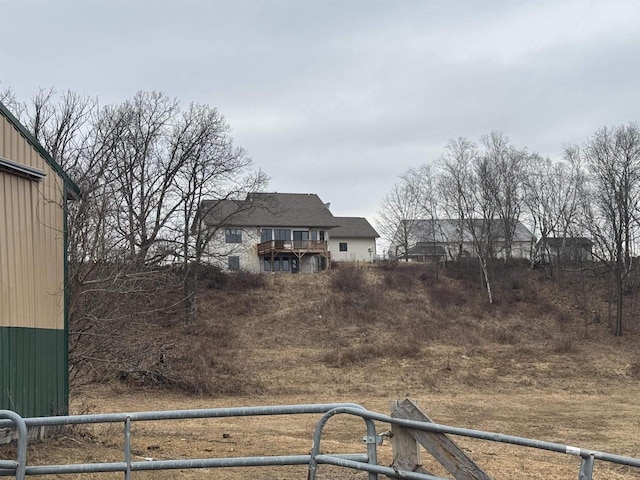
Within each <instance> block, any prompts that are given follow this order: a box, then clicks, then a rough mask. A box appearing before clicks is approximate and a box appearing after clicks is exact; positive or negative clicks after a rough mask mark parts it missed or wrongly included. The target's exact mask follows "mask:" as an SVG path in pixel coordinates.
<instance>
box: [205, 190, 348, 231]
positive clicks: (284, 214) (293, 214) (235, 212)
mask: <svg viewBox="0 0 640 480" xmlns="http://www.w3.org/2000/svg"><path fill="white" fill-rule="evenodd" d="M200 212H201V215H204V218H203V220H204V223H205V224H206V225H209V226H229V227H322V228H327V229H328V228H332V227H337V226H338V225H339V222H338V221H337V219H336V218H335V217H334V216H333V215H332V214H331V212H330V211H329V208H328V206H327V205H325V204H324V203H323V202H322V200H320V197H318V195H316V194H314V193H250V194H248V195H247V197H246V198H245V199H244V200H205V201H203V202H202V203H201V205H200Z"/></svg>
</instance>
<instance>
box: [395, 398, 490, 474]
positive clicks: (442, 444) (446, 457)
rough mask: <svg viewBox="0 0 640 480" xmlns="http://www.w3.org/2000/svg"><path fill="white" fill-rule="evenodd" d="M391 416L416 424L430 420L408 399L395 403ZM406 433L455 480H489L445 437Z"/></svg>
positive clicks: (435, 434)
mask: <svg viewBox="0 0 640 480" xmlns="http://www.w3.org/2000/svg"><path fill="white" fill-rule="evenodd" d="M391 416H392V417H395V418H404V419H407V420H416V421H418V422H431V419H430V418H429V417H428V416H427V415H426V414H425V413H424V412H422V410H420V409H419V408H418V406H417V405H416V404H415V403H414V402H412V401H411V400H409V399H408V398H405V399H404V400H403V401H401V402H397V405H396V410H395V411H394V412H393V413H392V414H391ZM407 432H408V433H409V434H410V435H411V436H412V437H413V438H414V439H416V440H417V441H418V442H419V443H420V445H422V446H423V447H424V448H425V449H426V450H427V451H428V452H429V453H430V454H431V455H433V458H435V459H436V460H437V461H438V462H439V463H440V464H441V465H442V466H443V467H444V468H445V469H446V470H447V471H448V472H449V473H450V474H451V475H453V478H455V479H456V480H491V477H489V475H487V474H486V473H485V472H484V471H483V470H482V469H481V468H480V467H479V466H478V465H476V463H475V462H474V461H473V460H471V459H470V458H469V457H468V456H467V455H466V454H465V453H464V452H463V451H462V449H461V448H460V447H458V445H456V444H455V442H454V441H453V440H451V438H449V437H448V436H447V435H445V434H443V433H436V432H425V431H422V430H415V429H411V428H409V429H407Z"/></svg>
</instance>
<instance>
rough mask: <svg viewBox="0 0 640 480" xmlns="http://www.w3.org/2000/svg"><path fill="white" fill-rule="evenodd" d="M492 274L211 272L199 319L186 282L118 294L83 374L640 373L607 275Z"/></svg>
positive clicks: (470, 381) (460, 382)
mask: <svg viewBox="0 0 640 480" xmlns="http://www.w3.org/2000/svg"><path fill="white" fill-rule="evenodd" d="M494 276H495V277H494V282H493V284H492V293H493V303H491V304H490V303H489V301H488V295H487V291H486V287H485V286H483V285H482V284H481V276H480V270H479V268H478V265H477V264H476V263H474V262H469V263H459V264H458V263H449V264H447V265H446V267H444V268H443V267H442V266H440V267H439V268H436V267H435V266H434V265H417V264H409V265H407V264H380V265H377V266H375V267H370V268H357V267H353V266H344V265H340V266H335V267H334V268H332V269H331V270H329V271H326V272H323V273H320V274H316V275H302V274H300V275H286V276H285V275H249V274H238V275H230V276H226V275H224V274H221V273H219V272H215V271H203V272H202V274H201V275H200V280H199V286H198V290H197V292H198V293H197V318H196V321H195V324H193V325H190V326H189V328H185V325H184V320H183V318H182V316H181V315H180V308H179V303H180V302H179V292H174V293H173V294H171V293H167V291H164V290H158V293H157V295H156V296H155V297H154V296H153V295H148V294H145V295H144V296H141V298H137V299H134V300H131V298H129V300H127V301H126V302H123V301H122V300H121V299H120V300H118V299H113V300H111V301H110V302H107V304H108V305H109V308H110V309H111V310H113V309H118V308H122V309H124V311H123V314H122V315H115V316H114V315H111V317H110V318H112V319H111V320H109V321H104V322H102V323H100V322H98V325H100V329H98V330H96V329H95V328H94V329H93V330H92V331H91V334H84V335H83V334H82V332H78V331H76V332H75V333H72V340H73V344H72V346H73V348H72V365H73V367H74V370H72V371H73V372H74V377H73V379H74V380H73V382H74V385H83V384H87V383H90V382H121V383H122V384H124V385H131V386H148V387H150V388H172V389H176V388H177V389H182V390H185V391H186V392H190V393H197V394H205V395H256V394H265V395H276V394H286V395H313V394H316V393H318V392H323V394H324V396H331V395H335V396H344V395H345V394H354V393H361V394H364V393H365V392H367V393H369V394H371V395H375V394H376V393H377V392H380V391H384V392H386V394H387V395H389V394H391V395H396V396H404V395H412V394H415V393H416V392H420V391H430V392H445V391H456V389H460V388H463V387H465V388H468V387H471V388H478V389H480V388H490V389H491V390H492V391H495V392H499V391H504V392H508V391H510V390H512V389H514V388H518V387H531V388H536V389H537V388H539V389H575V388H577V389H580V388H582V387H581V385H582V384H584V388H589V389H591V390H592V389H593V388H594V379H597V380H598V381H597V388H602V389H604V390H606V389H607V388H609V386H612V385H613V384H620V385H622V384H625V383H627V382H636V381H637V379H640V355H638V349H637V344H638V338H639V331H640V328H639V327H640V321H639V320H637V319H636V312H635V310H636V309H637V307H636V306H635V299H634V296H633V295H632V294H629V295H627V296H626V297H625V331H624V336H623V337H620V338H616V337H613V336H612V335H611V334H610V333H609V326H608V322H609V315H610V313H609V312H610V308H611V309H612V310H611V312H612V313H613V312H615V305H613V306H611V307H610V305H609V302H608V299H609V295H610V289H609V288H608V285H609V279H608V276H607V274H606V272H604V271H598V270H597V269H595V268H594V266H592V265H589V266H586V267H585V266H584V265H583V266H575V267H573V268H566V269H563V270H559V269H556V270H554V271H553V274H551V272H550V271H548V270H543V269H536V270H531V269H529V268H528V266H527V265H526V264H523V263H516V264H511V265H504V264H498V265H496V267H495V272H494ZM172 295H173V296H172ZM132 302H133V303H132ZM140 303H142V304H143V305H142V306H141V305H139V304H140ZM167 305H169V306H173V308H168V307H167ZM127 312H129V313H128V314H127ZM136 312H146V314H144V315H143V314H137V313H136ZM148 312H154V314H153V315H151V316H150V315H148Z"/></svg>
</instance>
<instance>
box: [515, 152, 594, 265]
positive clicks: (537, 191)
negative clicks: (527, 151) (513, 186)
mask: <svg viewBox="0 0 640 480" xmlns="http://www.w3.org/2000/svg"><path fill="white" fill-rule="evenodd" d="M565 158H566V161H559V162H553V161H551V160H550V159H549V158H548V157H547V158H543V157H541V156H540V155H538V154H532V155H530V156H529V158H528V166H527V173H526V175H525V176H524V177H525V178H524V182H523V187H524V204H525V206H526V209H527V213H528V217H529V219H530V221H531V223H532V224H533V232H534V234H538V235H539V236H540V241H539V242H537V243H536V245H535V247H534V251H533V252H532V255H531V265H532V266H533V265H534V264H535V263H536V262H539V261H542V259H543V257H544V256H545V255H546V256H547V257H549V256H550V252H549V251H548V242H547V239H548V238H549V237H550V236H551V235H552V234H555V235H556V236H561V237H563V238H566V237H567V235H568V234H569V232H571V234H572V235H575V234H577V230H576V228H575V227H576V225H577V223H578V222H577V219H576V216H577V214H578V211H579V206H580V203H581V196H582V193H583V190H582V186H583V184H584V173H583V171H582V169H581V166H580V164H579V163H578V162H577V157H576V155H575V151H568V152H567V153H566V154H565ZM561 252H562V248H561ZM561 252H560V253H561ZM551 268H552V265H551ZM550 273H551V275H553V270H552V269H551V270H550Z"/></svg>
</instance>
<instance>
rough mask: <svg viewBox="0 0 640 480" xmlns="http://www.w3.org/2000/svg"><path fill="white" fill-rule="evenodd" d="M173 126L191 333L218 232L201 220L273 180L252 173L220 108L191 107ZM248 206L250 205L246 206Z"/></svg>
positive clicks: (178, 226)
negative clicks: (203, 267)
mask: <svg viewBox="0 0 640 480" xmlns="http://www.w3.org/2000/svg"><path fill="white" fill-rule="evenodd" d="M174 128H175V129H177V130H179V132H177V133H174V135H172V138H173V141H174V142H177V144H178V145H176V149H180V150H181V153H180V155H181V156H182V157H183V158H184V164H183V166H182V168H180V170H179V171H178V174H177V176H176V188H177V192H178V195H179V200H180V205H181V207H180V215H179V216H177V217H176V224H175V227H176V229H177V230H178V231H179V233H180V241H181V245H180V249H179V251H178V252H177V253H178V256H179V257H180V258H181V261H182V264H183V275H184V280H183V288H184V302H185V309H184V311H185V327H186V328H187V330H189V329H190V328H191V326H192V325H193V324H194V322H195V311H196V293H197V285H198V272H199V267H200V264H201V262H202V257H203V253H204V252H205V249H206V247H207V245H208V244H209V242H210V241H211V239H212V237H213V235H214V234H215V233H216V230H215V229H214V228H207V227H206V226H205V225H204V224H203V223H202V222H201V221H200V218H203V217H205V216H206V215H207V214H208V213H210V211H212V210H214V209H215V207H216V206H217V205H219V204H220V202H221V201H226V200H229V199H240V198H243V197H244V196H246V195H247V194H248V193H251V192H258V191H261V190H263V189H264V187H265V186H266V183H267V181H268V179H267V177H266V175H264V173H262V172H261V171H260V170H258V171H254V170H253V162H252V161H251V159H250V158H249V157H248V156H247V154H246V152H245V150H244V149H242V148H239V147H236V146H234V144H233V139H232V138H231V136H230V135H229V133H230V127H229V125H228V123H227V122H226V121H225V119H224V117H223V116H222V115H221V114H220V113H219V112H218V111H217V110H216V109H215V108H212V107H209V106H206V105H194V104H192V105H191V106H190V107H189V109H188V110H187V111H186V112H184V113H183V115H182V119H181V121H180V123H179V124H178V125H176V126H175V127H174ZM204 200H208V201H207V202H206V203H205V202H204ZM203 205H206V207H203ZM243 205H245V206H246V207H250V206H251V205H250V204H249V203H247V202H245V203H243ZM254 206H255V205H254ZM246 207H245V208H246ZM236 213H238V212H236Z"/></svg>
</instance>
